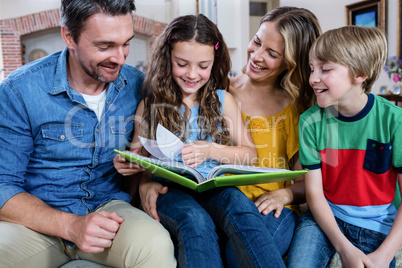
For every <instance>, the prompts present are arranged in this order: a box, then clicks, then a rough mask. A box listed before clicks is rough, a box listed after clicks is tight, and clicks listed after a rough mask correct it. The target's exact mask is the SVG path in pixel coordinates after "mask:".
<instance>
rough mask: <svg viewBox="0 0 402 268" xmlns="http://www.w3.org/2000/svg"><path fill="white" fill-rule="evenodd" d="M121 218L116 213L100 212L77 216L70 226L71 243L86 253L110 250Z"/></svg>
mask: <svg viewBox="0 0 402 268" xmlns="http://www.w3.org/2000/svg"><path fill="white" fill-rule="evenodd" d="M122 222H123V218H122V217H120V216H119V214H117V213H116V212H110V211H100V212H94V213H90V214H87V215H85V216H77V217H76V219H75V222H74V224H73V226H72V231H71V234H70V236H71V241H72V242H74V243H75V244H76V245H77V247H78V248H79V249H81V250H82V251H84V252H86V253H99V252H103V251H104V250H105V248H110V247H111V246H112V243H113V239H114V238H115V236H116V233H117V231H118V230H119V227H120V224H121V223H122Z"/></svg>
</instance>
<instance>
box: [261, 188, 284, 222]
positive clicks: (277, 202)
mask: <svg viewBox="0 0 402 268" xmlns="http://www.w3.org/2000/svg"><path fill="white" fill-rule="evenodd" d="M282 193H283V191H279V190H276V191H272V192H267V193H264V194H262V195H260V196H259V197H258V198H257V200H255V202H254V204H255V205H256V206H257V208H258V210H259V211H260V213H261V214H264V215H268V214H269V213H271V211H275V214H274V217H275V218H279V216H280V215H281V213H282V210H283V207H284V206H285V205H286V197H285V196H284V195H283V194H282Z"/></svg>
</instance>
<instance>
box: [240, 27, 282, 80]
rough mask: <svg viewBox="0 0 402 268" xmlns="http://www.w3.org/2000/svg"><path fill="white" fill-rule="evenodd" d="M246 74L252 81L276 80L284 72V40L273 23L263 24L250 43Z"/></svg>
mask: <svg viewBox="0 0 402 268" xmlns="http://www.w3.org/2000/svg"><path fill="white" fill-rule="evenodd" d="M247 53H248V62H247V67H246V74H247V75H248V76H249V77H250V78H251V79H253V80H258V81H261V80H265V79H267V78H270V79H275V80H276V79H277V78H278V76H279V75H280V74H281V73H282V72H283V71H285V70H286V68H287V67H286V63H285V60H284V53H285V40H284V38H283V36H282V34H280V33H279V32H278V30H276V28H275V23H273V22H264V23H262V24H261V25H260V28H259V29H258V32H257V33H256V35H255V36H254V38H253V39H252V40H251V41H250V43H249V45H248V48H247Z"/></svg>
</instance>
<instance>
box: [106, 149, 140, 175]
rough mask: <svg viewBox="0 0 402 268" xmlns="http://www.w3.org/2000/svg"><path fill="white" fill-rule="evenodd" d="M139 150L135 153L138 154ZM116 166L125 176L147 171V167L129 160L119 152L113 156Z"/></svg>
mask: <svg viewBox="0 0 402 268" xmlns="http://www.w3.org/2000/svg"><path fill="white" fill-rule="evenodd" d="M138 152H139V150H138V149H137V150H135V151H134V152H133V153H135V154H138ZM113 163H114V167H115V168H116V170H117V172H119V173H120V174H121V175H123V176H130V175H134V174H137V173H138V172H142V171H145V168H142V167H140V166H139V165H137V164H135V163H133V162H130V161H128V160H127V159H125V158H124V157H122V156H121V155H119V154H116V155H115V157H114V158H113Z"/></svg>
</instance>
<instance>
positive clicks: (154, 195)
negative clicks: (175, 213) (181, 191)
mask: <svg viewBox="0 0 402 268" xmlns="http://www.w3.org/2000/svg"><path fill="white" fill-rule="evenodd" d="M167 192H168V187H167V186H163V185H162V184H160V183H158V182H154V181H150V180H146V179H145V180H144V179H142V180H141V182H140V187H139V193H140V198H141V205H142V208H143V209H144V211H145V212H146V213H147V214H148V215H149V216H151V217H152V218H154V219H155V220H157V221H159V222H160V218H159V215H158V212H157V211H156V201H157V200H158V196H159V195H160V194H166V193H167Z"/></svg>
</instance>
